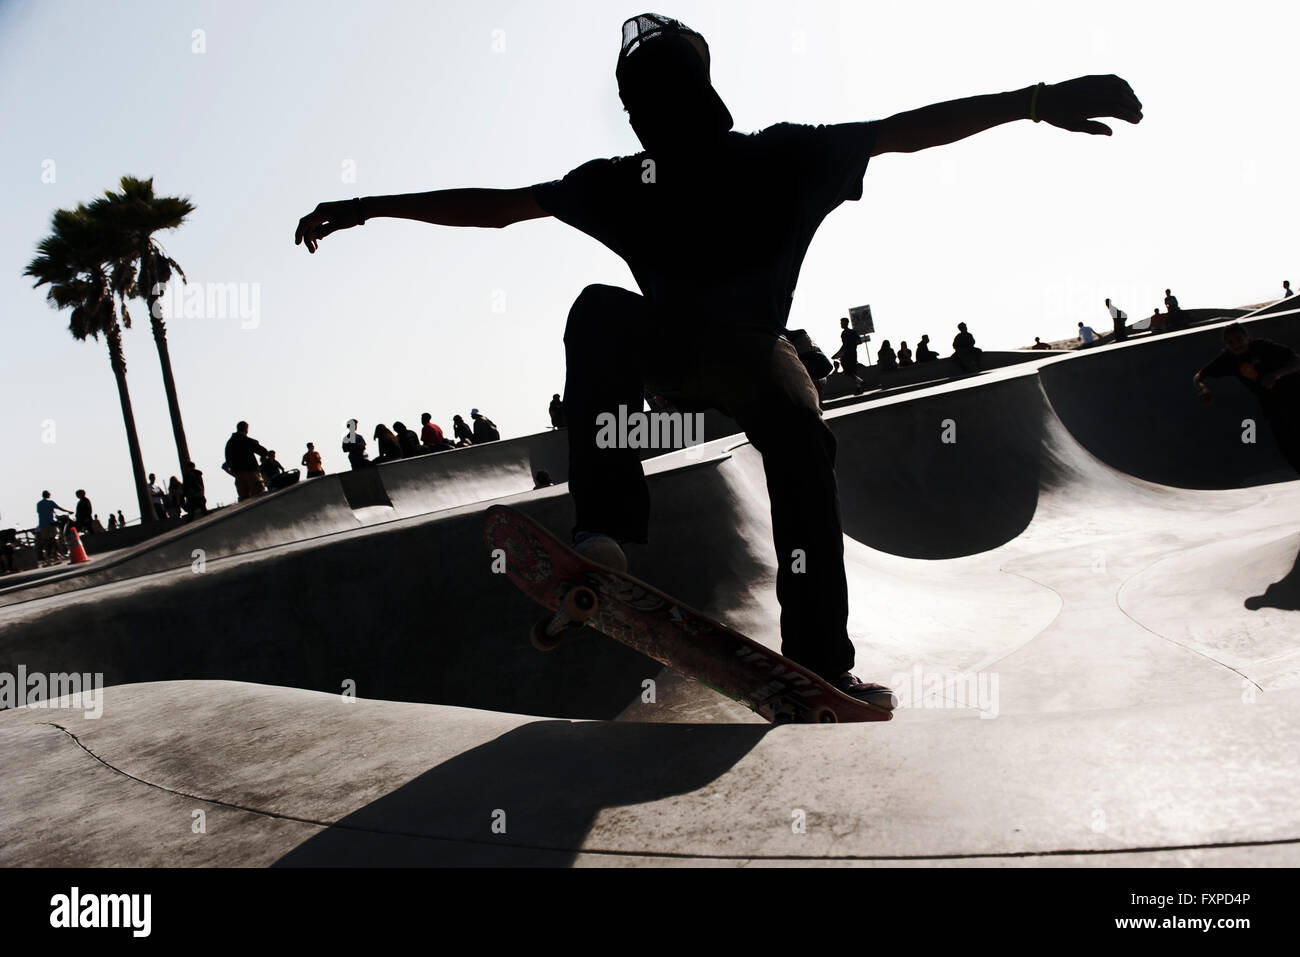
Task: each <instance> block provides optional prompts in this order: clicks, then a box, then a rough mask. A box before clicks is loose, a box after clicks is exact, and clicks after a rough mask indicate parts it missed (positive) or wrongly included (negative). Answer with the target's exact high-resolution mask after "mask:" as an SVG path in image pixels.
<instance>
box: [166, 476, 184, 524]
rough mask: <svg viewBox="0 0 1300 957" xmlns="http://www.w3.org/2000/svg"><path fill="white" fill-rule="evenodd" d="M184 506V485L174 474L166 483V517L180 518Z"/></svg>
mask: <svg viewBox="0 0 1300 957" xmlns="http://www.w3.org/2000/svg"><path fill="white" fill-rule="evenodd" d="M184 507H185V487H184V485H182V484H181V480H180V479H178V478H177V477H176V476H175V475H173V476H172V477H171V480H170V481H169V482H168V483H167V517H168V518H180V517H181V510H182V509H183V508H184Z"/></svg>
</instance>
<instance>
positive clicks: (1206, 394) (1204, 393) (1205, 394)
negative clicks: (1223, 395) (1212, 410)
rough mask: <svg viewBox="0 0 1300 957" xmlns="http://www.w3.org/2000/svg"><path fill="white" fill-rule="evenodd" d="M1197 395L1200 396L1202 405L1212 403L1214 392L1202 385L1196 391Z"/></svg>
mask: <svg viewBox="0 0 1300 957" xmlns="http://www.w3.org/2000/svg"><path fill="white" fill-rule="evenodd" d="M1197 396H1198V397H1199V398H1200V400H1201V403H1202V404H1203V405H1214V393H1212V392H1211V391H1210V390H1209V389H1207V388H1204V387H1202V388H1201V390H1200V391H1199V392H1198V393H1197Z"/></svg>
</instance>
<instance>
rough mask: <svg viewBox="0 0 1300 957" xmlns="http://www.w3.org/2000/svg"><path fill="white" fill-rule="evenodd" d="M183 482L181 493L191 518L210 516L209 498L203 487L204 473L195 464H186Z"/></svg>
mask: <svg viewBox="0 0 1300 957" xmlns="http://www.w3.org/2000/svg"><path fill="white" fill-rule="evenodd" d="M183 476H184V477H183V478H182V480H181V492H182V493H183V494H184V496H185V511H186V512H187V513H189V517H190V518H200V517H202V516H204V515H206V514H208V496H207V492H206V490H205V489H204V487H203V473H202V472H200V471H199V468H198V466H197V465H195V464H194V463H193V462H186V463H185V469H184V472H183Z"/></svg>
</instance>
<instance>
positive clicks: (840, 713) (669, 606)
mask: <svg viewBox="0 0 1300 957" xmlns="http://www.w3.org/2000/svg"><path fill="white" fill-rule="evenodd" d="M483 535H484V539H485V540H486V542H487V547H488V550H489V552H495V551H496V550H497V549H501V552H502V553H503V554H504V556H505V573H506V576H507V577H508V578H509V579H510V580H511V581H512V582H514V583H515V585H517V586H518V587H519V589H520V590H521V591H523V593H524V594H525V595H527V596H528V597H529V598H531V599H533V600H534V601H535V602H537V603H538V604H540V605H543V606H544V607H546V608H548V609H550V610H551V611H552V612H555V613H556V615H555V616H554V618H550V617H548V619H546V620H544V621H543V622H539V623H538V625H536V626H534V643H535V644H539V647H544V646H543V645H541V644H540V643H539V642H538V640H537V639H538V637H539V631H538V629H541V628H543V626H546V625H549V626H550V627H555V626H556V625H561V624H564V623H566V622H567V623H570V624H575V625H576V624H579V623H580V624H582V625H585V626H587V627H590V628H592V629H594V630H596V631H599V632H601V633H602V634H605V635H607V636H609V637H610V638H614V639H616V640H618V641H621V642H622V643H623V644H625V645H628V646H629V647H631V648H635V649H636V650H637V651H639V652H641V653H642V654H643V655H646V656H648V657H650V658H653V659H654V660H655V661H658V662H660V663H661V664H664V665H667V666H668V667H670V668H672V669H674V670H676V671H679V672H681V673H682V674H684V675H686V676H687V677H689V678H694V679H696V680H697V681H700V682H702V683H703V684H705V685H708V686H709V687H710V688H713V689H714V690H715V691H718V692H720V693H721V694H723V695H726V696H727V697H728V698H732V699H734V700H736V701H739V702H740V703H741V704H743V705H745V707H747V708H749V709H750V710H751V711H753V712H754V713H755V714H758V715H760V716H761V717H763V718H766V719H767V720H768V721H771V722H773V723H778V724H779V723H785V722H801V723H817V722H822V723H829V722H835V721H888V720H890V718H892V717H893V714H892V712H890V711H889V710H887V709H885V708H881V707H879V706H877V705H873V704H870V703H868V702H866V701H859V700H857V699H856V698H850V697H849V696H848V695H846V694H844V693H842V692H840V691H837V690H836V689H835V688H833V687H831V685H830V684H829V683H828V682H826V681H825V680H824V679H823V678H821V677H819V676H818V675H815V674H813V673H812V672H811V671H809V670H808V669H806V668H804V667H802V666H801V665H798V664H796V663H795V662H793V661H791V660H790V659H788V658H785V657H783V656H781V655H779V654H777V653H776V652H775V651H772V650H771V649H770V648H767V647H765V646H763V645H760V644H759V643H758V642H756V641H754V640H753V639H752V638H747V637H745V636H744V635H742V634H740V633H739V632H737V631H733V630H732V629H730V628H728V627H727V626H726V625H724V624H722V623H721V622H717V621H714V620H713V619H712V618H710V617H709V616H708V615H705V614H703V613H702V612H699V611H696V610H695V609H694V608H690V607H689V606H687V605H684V604H682V603H681V602H679V601H677V600H676V599H675V598H672V597H670V596H668V595H665V594H664V593H663V592H661V591H659V590H658V589H656V588H654V587H652V586H650V585H648V584H646V583H645V582H643V581H641V580H640V579H637V578H634V577H633V576H631V575H628V574H625V573H621V572H617V571H615V570H613V569H611V568H606V567H605V566H603V565H598V564H596V563H595V562H591V561H588V560H587V559H586V558H584V557H583V556H582V555H580V554H578V553H577V552H575V551H574V550H573V549H572V548H570V547H569V546H568V545H566V544H564V543H563V542H562V541H560V539H558V538H556V537H555V536H554V535H553V534H551V532H549V531H548V530H546V529H545V528H543V527H542V526H541V525H539V524H538V523H537V522H535V521H533V520H532V519H531V518H529V517H528V516H527V515H524V514H523V513H521V512H517V511H515V510H514V509H512V508H507V507H506V506H504V505H493V506H491V507H490V508H488V510H487V513H486V515H485V516H484V521H483ZM540 636H541V637H543V638H544V637H545V635H544V633H543V634H541V635H540Z"/></svg>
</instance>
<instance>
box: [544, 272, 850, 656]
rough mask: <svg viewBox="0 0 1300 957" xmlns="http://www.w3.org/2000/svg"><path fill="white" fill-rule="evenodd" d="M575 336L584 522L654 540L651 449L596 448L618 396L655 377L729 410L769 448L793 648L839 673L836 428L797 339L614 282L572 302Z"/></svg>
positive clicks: (844, 601)
mask: <svg viewBox="0 0 1300 957" xmlns="http://www.w3.org/2000/svg"><path fill="white" fill-rule="evenodd" d="M564 347H565V357H566V361H567V364H568V370H567V378H566V381H565V387H564V411H565V417H566V419H567V420H568V424H569V491H570V492H571V494H572V495H573V503H574V509H575V512H576V516H577V520H576V525H575V527H576V529H577V530H581V531H588V532H601V533H604V534H606V535H610V536H613V537H614V538H617V539H620V540H622V541H632V542H644V541H645V540H646V531H647V527H648V523H649V513H650V496H649V490H648V488H647V486H646V481H645V474H644V473H643V472H642V469H641V460H640V457H639V456H638V454H637V450H635V449H627V448H598V447H597V444H596V435H597V431H598V430H597V424H596V417H597V416H598V415H599V414H600V413H602V412H608V413H613V414H614V415H615V416H617V415H618V408H619V406H620V405H623V406H626V407H627V410H628V413H629V414H630V413H632V412H637V411H640V410H641V408H642V400H643V395H644V390H645V389H649V390H651V391H652V392H654V393H658V394H662V395H664V396H667V397H668V398H670V399H672V400H673V402H674V403H675V404H676V405H677V406H678V407H679V408H681V409H684V410H691V409H702V408H710V407H712V408H718V409H721V410H722V411H723V412H725V413H726V414H727V415H730V416H731V417H732V418H734V419H735V420H736V421H737V422H739V423H740V426H741V428H743V429H744V430H745V434H746V436H747V437H748V438H749V440H750V442H751V443H752V444H753V446H754V448H756V449H757V450H758V451H759V452H760V453H761V454H762V456H763V467H764V470H765V472H766V475H767V490H768V496H769V498H770V499H771V505H772V530H773V537H774V538H775V541H776V556H777V578H776V594H777V599H778V600H779V601H780V603H781V637H782V641H783V644H782V652H783V653H784V654H785V655H786V656H787V657H789V658H793V659H794V660H795V661H798V662H799V663H800V664H802V665H804V666H805V667H808V668H810V669H812V670H813V671H816V672H818V673H819V674H823V675H827V676H829V677H835V676H837V675H839V674H840V673H841V672H843V671H847V670H848V669H849V668H851V667H852V666H853V644H852V643H851V642H850V641H849V638H848V631H847V621H848V613H849V604H848V585H847V583H846V581H845V577H844V538H843V533H842V531H841V528H840V510H839V496H838V492H837V490H836V486H835V436H834V435H833V434H832V433H831V430H830V429H829V428H827V426H826V424H825V422H823V421H822V418H821V412H820V410H819V408H818V403H817V390H816V388H814V386H813V383H812V380H811V379H810V378H809V377H808V372H807V370H806V369H805V368H804V366H803V363H802V362H800V361H799V357H798V355H797V354H796V352H795V349H794V347H793V346H792V345H790V343H788V342H786V341H785V340H784V339H781V338H779V337H778V336H777V335H776V334H775V333H768V332H761V331H742V330H738V329H736V328H734V327H733V328H724V329H718V330H712V331H711V330H709V329H707V328H705V329H702V328H701V327H700V326H699V325H698V324H692V325H690V326H689V327H674V325H673V324H672V322H671V321H670V319H669V318H668V317H664V316H661V315H657V314H656V313H655V311H654V310H653V308H652V307H651V306H650V304H649V303H648V302H647V301H646V300H645V299H644V298H643V297H641V296H639V295H637V294H635V293H631V292H628V291H627V290H625V289H618V288H615V287H613V286H588V287H587V288H586V289H584V290H583V291H582V294H581V295H580V296H579V297H578V299H577V301H576V302H575V303H574V304H573V308H572V309H570V310H569V320H568V326H567V328H566V329H565V332H564ZM796 553H798V555H796ZM796 561H797V563H798V566H799V567H798V570H796V568H795V566H796Z"/></svg>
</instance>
